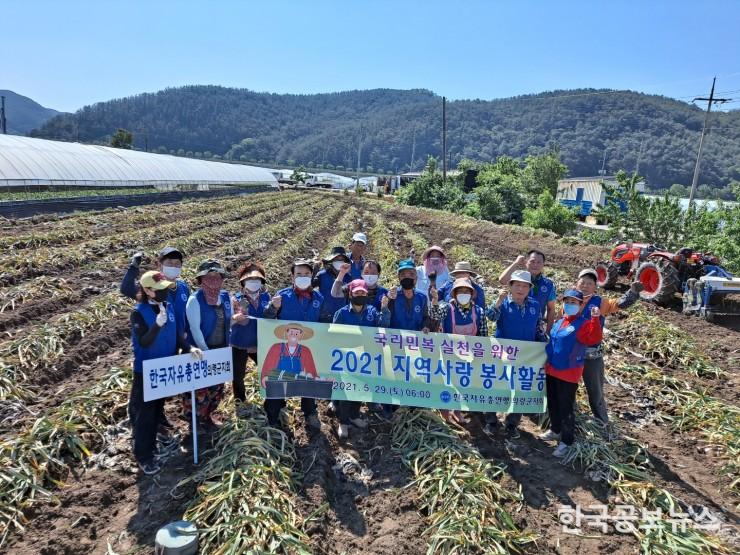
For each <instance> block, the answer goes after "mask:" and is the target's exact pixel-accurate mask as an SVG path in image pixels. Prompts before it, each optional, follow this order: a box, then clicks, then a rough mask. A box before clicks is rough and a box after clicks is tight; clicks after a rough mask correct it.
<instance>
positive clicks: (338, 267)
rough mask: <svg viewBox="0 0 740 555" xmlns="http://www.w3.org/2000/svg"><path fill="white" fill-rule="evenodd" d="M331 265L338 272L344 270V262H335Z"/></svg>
mask: <svg viewBox="0 0 740 555" xmlns="http://www.w3.org/2000/svg"><path fill="white" fill-rule="evenodd" d="M331 265H332V266H334V269H335V270H336V271H337V272H338V271H339V270H341V269H342V266H343V265H344V262H342V261H341V260H335V261H334V262H332V263H331Z"/></svg>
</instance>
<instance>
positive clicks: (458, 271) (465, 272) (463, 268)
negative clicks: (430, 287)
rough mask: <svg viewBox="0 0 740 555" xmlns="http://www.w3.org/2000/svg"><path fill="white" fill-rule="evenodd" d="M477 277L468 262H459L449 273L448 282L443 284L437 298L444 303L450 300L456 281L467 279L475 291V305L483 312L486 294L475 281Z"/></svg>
mask: <svg viewBox="0 0 740 555" xmlns="http://www.w3.org/2000/svg"><path fill="white" fill-rule="evenodd" d="M477 277H478V274H476V273H475V272H474V271H473V266H472V265H471V264H470V262H465V261H460V262H458V263H456V264H455V269H454V270H452V271H451V272H450V280H449V281H448V282H447V283H445V284H444V285H443V286H442V287H441V288H440V290H439V298H440V299H441V300H443V301H445V302H450V301H451V300H452V286H453V285H454V284H455V282H456V281H457V280H458V279H467V280H469V281H470V284H471V285H472V286H473V289H475V295H474V298H475V304H477V305H478V306H479V307H481V308H482V309H483V310H485V309H486V293H485V291H483V288H482V287H481V286H480V285H478V284H477V283H476V282H475V280H476V278H477Z"/></svg>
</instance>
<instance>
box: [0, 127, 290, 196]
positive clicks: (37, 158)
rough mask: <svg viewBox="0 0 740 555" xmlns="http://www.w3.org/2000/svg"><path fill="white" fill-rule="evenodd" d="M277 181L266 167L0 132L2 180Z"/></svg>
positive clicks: (10, 183) (102, 182) (93, 183)
mask: <svg viewBox="0 0 740 555" xmlns="http://www.w3.org/2000/svg"><path fill="white" fill-rule="evenodd" d="M177 184H183V185H185V184H187V185H219V184H220V185H273V186H277V180H276V179H275V177H274V176H273V175H272V174H271V173H270V172H269V171H268V170H266V169H264V168H257V167H254V166H245V165H242V164H229V163H226V162H211V161H207V160H193V159H191V158H182V157H179V156H170V155H168V154H151V153H148V152H140V151H136V150H126V149H121V148H112V147H108V146H98V145H83V144H79V143H65V142H60V141H48V140H45V139H34V138H30V137H19V136H16V135H0V186H5V187H7V186H26V185H79V186H87V187H94V186H106V187H107V186H116V187H121V186H123V187H126V186H131V187H137V186H139V187H140V186H146V185H177Z"/></svg>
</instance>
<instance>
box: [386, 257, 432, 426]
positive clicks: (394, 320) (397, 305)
mask: <svg viewBox="0 0 740 555" xmlns="http://www.w3.org/2000/svg"><path fill="white" fill-rule="evenodd" d="M397 274H398V281H399V283H400V286H399V287H392V288H391V289H390V290H389V291H388V299H389V303H388V308H389V309H390V311H391V323H390V327H391V328H395V329H399V330H410V331H422V332H424V333H429V331H430V330H432V329H434V330H436V329H437V328H438V327H439V323H438V322H436V321H434V320H433V319H432V317H431V315H430V313H429V301H428V300H427V295H426V294H425V293H422V292H421V291H419V290H417V289H416V287H417V273H416V266H415V265H414V261H413V260H412V259H411V258H408V259H406V260H402V261H401V262H400V263H399V264H398V270H397ZM432 289H434V291H435V294H436V288H434V287H432V286H430V290H432ZM397 408H398V407H397V406H396V405H387V404H386V405H383V406H382V409H383V415H384V417H385V418H390V417H391V416H392V415H393V412H394V411H395V410H396V409H397Z"/></svg>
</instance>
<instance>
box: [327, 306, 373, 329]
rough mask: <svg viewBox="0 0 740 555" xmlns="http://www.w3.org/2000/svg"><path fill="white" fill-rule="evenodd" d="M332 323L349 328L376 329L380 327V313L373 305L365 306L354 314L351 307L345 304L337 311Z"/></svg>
mask: <svg viewBox="0 0 740 555" xmlns="http://www.w3.org/2000/svg"><path fill="white" fill-rule="evenodd" d="M333 322H334V323H335V324H347V325H349V326H368V327H377V326H379V325H380V312H378V311H377V310H376V309H375V307H374V306H373V305H367V306H366V307H364V308H363V309H362V310H361V311H360V312H355V311H354V310H352V305H350V304H347V305H345V306H343V307H342V308H340V309H339V310H337V312H336V313H335V314H334V320H333Z"/></svg>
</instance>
